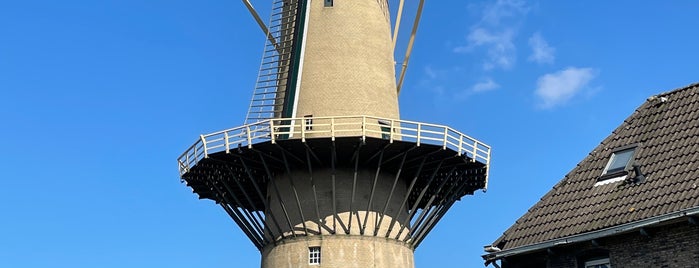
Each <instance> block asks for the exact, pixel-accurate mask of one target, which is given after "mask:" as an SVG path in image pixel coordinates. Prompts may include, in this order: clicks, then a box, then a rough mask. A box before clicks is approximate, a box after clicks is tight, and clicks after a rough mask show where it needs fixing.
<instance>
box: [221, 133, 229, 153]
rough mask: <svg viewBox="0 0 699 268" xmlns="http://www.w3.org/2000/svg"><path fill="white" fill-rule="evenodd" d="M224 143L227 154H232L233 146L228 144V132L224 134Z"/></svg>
mask: <svg viewBox="0 0 699 268" xmlns="http://www.w3.org/2000/svg"><path fill="white" fill-rule="evenodd" d="M223 141H224V142H225V143H226V154H229V153H230V152H231V146H230V143H229V142H228V131H225V132H223Z"/></svg>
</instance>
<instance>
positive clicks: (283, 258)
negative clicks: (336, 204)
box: [262, 235, 415, 268]
mask: <svg viewBox="0 0 699 268" xmlns="http://www.w3.org/2000/svg"><path fill="white" fill-rule="evenodd" d="M309 247H320V248H321V261H320V265H318V264H314V265H311V264H308V255H309V254H308V248H309ZM413 259H414V257H413V251H412V250H411V249H410V248H408V247H407V246H406V245H405V244H402V243H400V242H397V241H395V240H389V239H385V238H380V237H365V236H364V237H362V236H337V235H336V236H323V237H319V236H315V237H301V238H297V239H293V240H285V241H284V243H282V244H280V245H277V246H275V247H269V248H266V249H265V250H264V251H263V252H262V268H287V267H288V268H298V267H318V268H365V267H380V268H413V267H415V264H414V261H413Z"/></svg>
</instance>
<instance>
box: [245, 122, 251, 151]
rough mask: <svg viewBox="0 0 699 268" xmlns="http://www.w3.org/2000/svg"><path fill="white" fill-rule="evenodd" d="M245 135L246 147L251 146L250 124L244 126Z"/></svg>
mask: <svg viewBox="0 0 699 268" xmlns="http://www.w3.org/2000/svg"><path fill="white" fill-rule="evenodd" d="M245 135H246V136H247V140H248V149H250V148H252V136H251V135H250V125H246V126H245Z"/></svg>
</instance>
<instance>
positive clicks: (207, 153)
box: [194, 135, 209, 159]
mask: <svg viewBox="0 0 699 268" xmlns="http://www.w3.org/2000/svg"><path fill="white" fill-rule="evenodd" d="M199 138H200V139H201V143H202V144H203V145H204V158H209V152H208V151H207V150H206V139H204V135H199ZM194 148H196V147H194ZM195 156H196V155H195ZM195 159H196V157H195Z"/></svg>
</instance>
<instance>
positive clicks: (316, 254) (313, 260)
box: [308, 247, 320, 265]
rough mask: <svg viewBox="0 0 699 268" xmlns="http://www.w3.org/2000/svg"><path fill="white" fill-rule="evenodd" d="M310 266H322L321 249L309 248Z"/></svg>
mask: <svg viewBox="0 0 699 268" xmlns="http://www.w3.org/2000/svg"><path fill="white" fill-rule="evenodd" d="M308 264H310V265H320V247H308Z"/></svg>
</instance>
